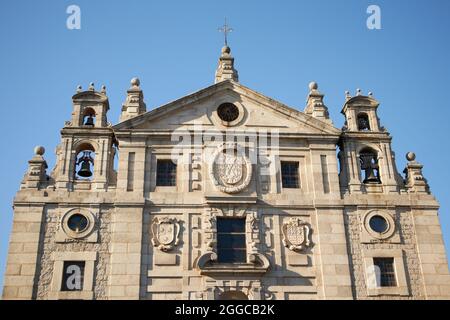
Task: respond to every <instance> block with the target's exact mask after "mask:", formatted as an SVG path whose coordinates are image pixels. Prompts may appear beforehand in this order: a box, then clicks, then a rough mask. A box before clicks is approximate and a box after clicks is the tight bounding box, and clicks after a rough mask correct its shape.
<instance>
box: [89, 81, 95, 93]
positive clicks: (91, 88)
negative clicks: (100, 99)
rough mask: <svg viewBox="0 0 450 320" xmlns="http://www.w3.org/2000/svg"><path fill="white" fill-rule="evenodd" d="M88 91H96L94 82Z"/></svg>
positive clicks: (90, 84)
mask: <svg viewBox="0 0 450 320" xmlns="http://www.w3.org/2000/svg"><path fill="white" fill-rule="evenodd" d="M88 90H89V91H95V88H94V83H93V82H91V83H89V89H88Z"/></svg>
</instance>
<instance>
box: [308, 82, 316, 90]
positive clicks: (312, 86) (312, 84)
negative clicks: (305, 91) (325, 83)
mask: <svg viewBox="0 0 450 320" xmlns="http://www.w3.org/2000/svg"><path fill="white" fill-rule="evenodd" d="M308 87H309V92H312V91H316V90H317V89H319V85H318V84H317V82H314V81H312V82H310V83H309V85H308Z"/></svg>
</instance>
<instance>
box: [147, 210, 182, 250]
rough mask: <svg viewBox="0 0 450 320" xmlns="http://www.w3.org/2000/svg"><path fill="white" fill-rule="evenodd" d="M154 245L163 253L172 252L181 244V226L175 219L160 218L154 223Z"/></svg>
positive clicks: (155, 219)
mask: <svg viewBox="0 0 450 320" xmlns="http://www.w3.org/2000/svg"><path fill="white" fill-rule="evenodd" d="M151 231H152V244H153V245H154V246H155V247H157V248H158V249H160V250H161V251H170V250H172V249H173V248H174V247H175V246H176V245H178V242H179V234H180V224H179V222H178V220H177V219H175V218H168V217H164V218H158V217H155V218H154V219H153V221H152V226H151Z"/></svg>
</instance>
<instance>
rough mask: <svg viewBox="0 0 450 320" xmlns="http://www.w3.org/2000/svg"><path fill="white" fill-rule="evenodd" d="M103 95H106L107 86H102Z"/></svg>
mask: <svg viewBox="0 0 450 320" xmlns="http://www.w3.org/2000/svg"><path fill="white" fill-rule="evenodd" d="M100 92H101V93H103V94H106V86H105V85H102V89H101V90H100Z"/></svg>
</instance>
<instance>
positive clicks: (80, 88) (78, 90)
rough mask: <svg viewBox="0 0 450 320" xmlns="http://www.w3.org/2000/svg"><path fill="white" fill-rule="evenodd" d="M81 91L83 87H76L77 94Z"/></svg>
mask: <svg viewBox="0 0 450 320" xmlns="http://www.w3.org/2000/svg"><path fill="white" fill-rule="evenodd" d="M81 91H83V87H82V86H81V85H78V86H77V93H80V92H81Z"/></svg>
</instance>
